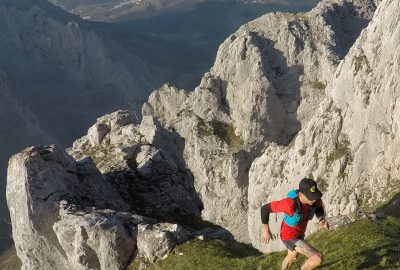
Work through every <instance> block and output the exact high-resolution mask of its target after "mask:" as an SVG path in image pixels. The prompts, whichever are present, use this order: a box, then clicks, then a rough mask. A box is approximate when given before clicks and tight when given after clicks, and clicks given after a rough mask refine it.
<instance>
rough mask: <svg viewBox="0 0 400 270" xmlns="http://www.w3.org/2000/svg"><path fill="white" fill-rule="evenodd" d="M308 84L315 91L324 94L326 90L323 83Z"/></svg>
mask: <svg viewBox="0 0 400 270" xmlns="http://www.w3.org/2000/svg"><path fill="white" fill-rule="evenodd" d="M310 84H311V86H312V87H313V88H315V89H317V90H319V91H321V92H323V93H324V91H325V88H326V84H324V83H323V82H320V81H314V82H311V83H310Z"/></svg>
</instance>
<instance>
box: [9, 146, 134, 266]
mask: <svg viewBox="0 0 400 270" xmlns="http://www.w3.org/2000/svg"><path fill="white" fill-rule="evenodd" d="M63 199H66V200H68V201H70V202H74V203H77V204H79V205H80V206H81V207H85V206H93V207H98V208H103V209H104V208H117V209H126V208H127V207H128V206H127V204H126V203H125V202H124V201H123V200H122V198H121V196H120V195H119V194H118V192H117V190H116V189H114V188H113V187H112V185H111V184H110V183H108V182H107V181H105V179H104V177H103V176H102V175H101V174H100V172H99V171H98V170H96V168H95V167H94V166H93V165H92V164H90V163H87V162H83V163H76V162H75V161H74V160H73V159H72V158H71V157H70V156H68V155H67V154H66V153H65V152H64V151H63V150H62V149H60V148H59V147H57V146H51V147H32V148H28V149H25V150H24V151H23V152H21V153H19V154H17V155H15V156H13V157H12V158H11V160H10V162H9V169H8V179H7V204H8V207H9V209H10V216H11V221H12V225H13V238H14V242H15V245H16V249H17V254H18V257H19V258H20V259H21V261H22V262H23V269H61V270H62V269H72V268H73V267H69V262H68V260H67V257H66V255H65V253H64V252H65V251H64V250H63V248H62V247H61V246H60V243H59V241H58V240H57V236H56V233H55V231H53V225H54V223H56V222H57V221H58V217H57V215H58V212H59V208H60V207H59V202H60V201H61V200H63ZM31 258H35V260H32V259H31ZM81 269H84V268H81Z"/></svg>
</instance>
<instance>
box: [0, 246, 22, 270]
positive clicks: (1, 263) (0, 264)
mask: <svg viewBox="0 0 400 270" xmlns="http://www.w3.org/2000/svg"><path fill="white" fill-rule="evenodd" d="M21 266H22V265H21V261H20V260H19V258H18V257H17V252H16V251H15V248H10V249H9V250H7V251H5V252H4V253H2V254H1V255H0V269H1V270H19V269H21Z"/></svg>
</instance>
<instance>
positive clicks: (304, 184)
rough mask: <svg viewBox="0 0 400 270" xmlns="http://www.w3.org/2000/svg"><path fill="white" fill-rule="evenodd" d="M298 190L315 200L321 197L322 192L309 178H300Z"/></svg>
mask: <svg viewBox="0 0 400 270" xmlns="http://www.w3.org/2000/svg"><path fill="white" fill-rule="evenodd" d="M299 191H300V192H301V193H303V194H304V195H305V196H306V197H307V199H309V200H310V201H315V200H318V199H319V198H321V197H322V193H321V191H319V189H318V187H317V182H315V181H314V180H312V179H310V178H303V179H301V181H300V183H299Z"/></svg>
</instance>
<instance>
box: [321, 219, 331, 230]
mask: <svg viewBox="0 0 400 270" xmlns="http://www.w3.org/2000/svg"><path fill="white" fill-rule="evenodd" d="M319 225H320V226H321V228H323V229H326V230H329V223H328V221H326V220H325V219H323V220H321V221H320V222H319Z"/></svg>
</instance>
